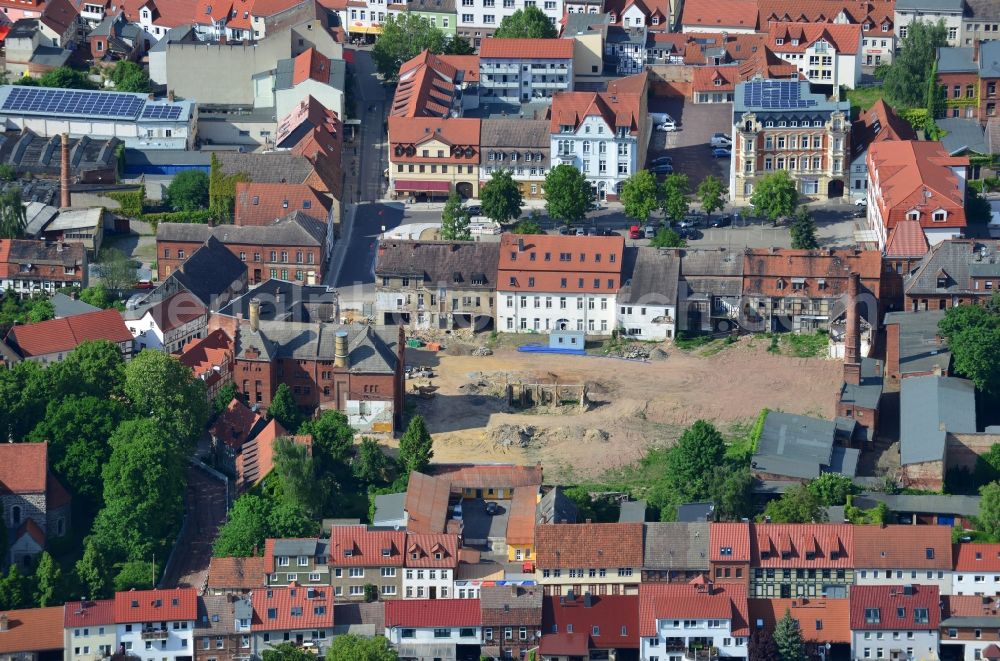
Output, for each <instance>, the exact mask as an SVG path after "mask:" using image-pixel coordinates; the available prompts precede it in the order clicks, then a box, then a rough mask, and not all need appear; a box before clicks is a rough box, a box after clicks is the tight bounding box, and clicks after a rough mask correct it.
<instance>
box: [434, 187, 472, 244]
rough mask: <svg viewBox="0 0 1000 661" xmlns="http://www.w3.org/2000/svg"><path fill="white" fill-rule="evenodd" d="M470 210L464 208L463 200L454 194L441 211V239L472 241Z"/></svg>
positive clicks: (449, 197)
mask: <svg viewBox="0 0 1000 661" xmlns="http://www.w3.org/2000/svg"><path fill="white" fill-rule="evenodd" d="M470 221H471V218H470V216H469V210H468V209H467V208H465V207H464V206H462V198H461V197H459V195H458V193H452V194H451V195H449V196H448V200H447V201H446V202H445V203H444V209H443V210H442V211H441V238H442V239H444V240H445V241H471V240H472V232H471V231H469V222H470Z"/></svg>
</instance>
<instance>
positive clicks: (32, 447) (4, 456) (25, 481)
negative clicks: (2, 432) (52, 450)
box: [0, 442, 49, 494]
mask: <svg viewBox="0 0 1000 661" xmlns="http://www.w3.org/2000/svg"><path fill="white" fill-rule="evenodd" d="M48 450H49V444H48V443H47V442H43V443H0V494H11V493H13V494H29V493H45V487H46V485H47V483H48V477H47V476H48Z"/></svg>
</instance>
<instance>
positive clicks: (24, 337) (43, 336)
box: [5, 310, 133, 364]
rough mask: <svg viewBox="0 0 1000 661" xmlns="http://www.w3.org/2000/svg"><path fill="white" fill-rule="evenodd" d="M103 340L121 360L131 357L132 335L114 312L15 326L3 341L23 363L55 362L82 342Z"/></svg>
mask: <svg viewBox="0 0 1000 661" xmlns="http://www.w3.org/2000/svg"><path fill="white" fill-rule="evenodd" d="M96 340H106V341H108V342H111V343H113V344H115V345H117V346H118V348H119V350H121V352H122V357H123V358H124V359H125V360H131V358H132V343H133V338H132V333H131V332H129V329H128V327H127V326H125V322H124V321H123V320H122V315H121V313H120V312H118V310H100V311H98V312H88V313H86V314H78V315H75V316H73V317H65V318H63V319H49V320H48V321H41V322H39V323H36V324H25V325H24V326H15V327H14V328H12V329H11V330H10V332H9V333H7V338H6V340H5V341H6V342H7V344H8V345H9V346H10V347H11V348H12V349H13V350H14V351H15V352H17V354H18V355H19V356H20V357H21V358H23V359H24V360H34V361H36V362H41V363H42V364H48V363H59V362H62V361H63V360H65V359H66V356H68V355H69V354H70V352H71V351H73V349H75V348H77V347H78V346H80V344H82V343H83V342H93V341H96Z"/></svg>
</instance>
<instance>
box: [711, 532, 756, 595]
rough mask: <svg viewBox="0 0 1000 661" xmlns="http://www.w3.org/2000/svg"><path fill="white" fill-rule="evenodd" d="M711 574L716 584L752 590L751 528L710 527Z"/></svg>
mask: <svg viewBox="0 0 1000 661" xmlns="http://www.w3.org/2000/svg"><path fill="white" fill-rule="evenodd" d="M708 571H709V577H710V578H712V580H713V581H714V582H715V583H717V584H720V585H725V584H737V585H744V586H746V587H747V588H749V587H750V524H748V523H713V524H711V525H710V526H709V543H708Z"/></svg>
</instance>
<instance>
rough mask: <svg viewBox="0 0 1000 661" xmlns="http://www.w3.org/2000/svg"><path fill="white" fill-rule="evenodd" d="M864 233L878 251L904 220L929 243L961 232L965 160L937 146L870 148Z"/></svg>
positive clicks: (908, 143)
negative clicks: (916, 226) (914, 225)
mask: <svg viewBox="0 0 1000 661" xmlns="http://www.w3.org/2000/svg"><path fill="white" fill-rule="evenodd" d="M867 160H868V162H867V165H868V208H867V212H868V229H869V231H871V232H872V233H873V237H874V240H875V242H876V243H877V245H878V247H879V250H882V249H884V248H885V247H886V244H887V242H888V236H889V232H891V231H892V230H893V228H895V227H896V225H897V224H898V223H899V222H900V221H902V220H904V219H905V220H915V221H917V222H919V223H920V227H921V228H922V229H923V231H924V235H925V237H926V239H927V243H928V244H930V245H932V246H933V245H935V244H937V243H940V242H941V241H944V240H946V239H954V238H957V237H959V236H961V235H962V233H963V232H964V231H965V226H966V220H967V219H966V216H965V182H966V176H967V168H968V166H969V159H968V157H966V156H951V155H949V154H948V152H947V150H945V149H944V147H943V146H942V145H941V143H940V142H916V141H910V140H907V141H887V142H878V143H876V144H873V145H871V146H870V147H869V148H868V157H867Z"/></svg>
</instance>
